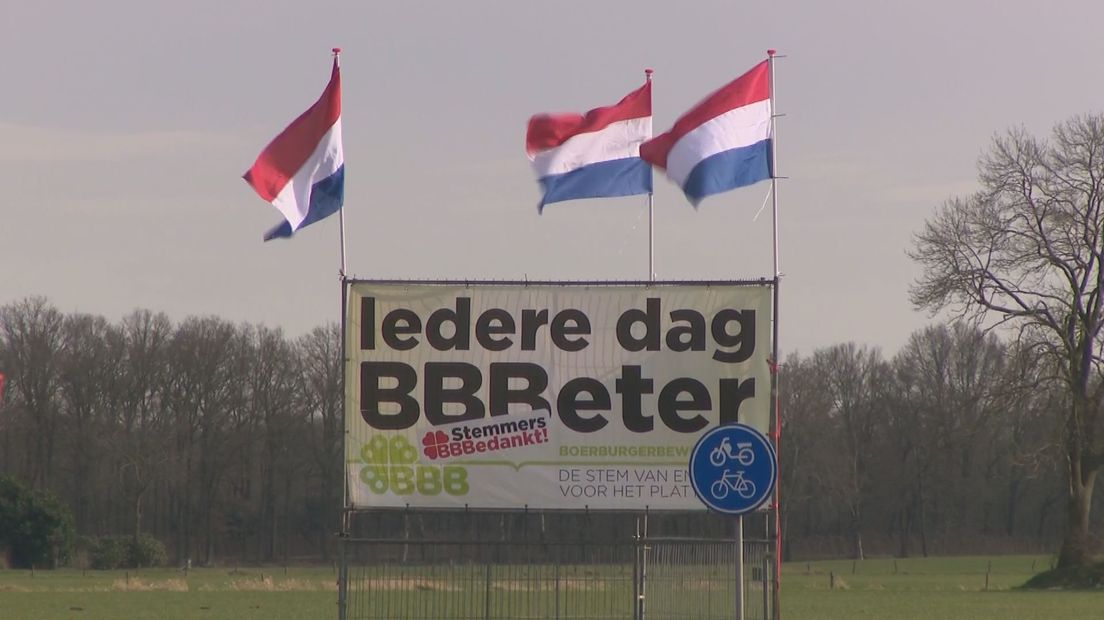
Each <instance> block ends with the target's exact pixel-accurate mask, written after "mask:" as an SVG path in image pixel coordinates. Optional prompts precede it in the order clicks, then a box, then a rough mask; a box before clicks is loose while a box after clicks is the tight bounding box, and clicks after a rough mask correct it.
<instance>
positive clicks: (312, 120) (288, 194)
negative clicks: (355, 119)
mask: <svg viewBox="0 0 1104 620" xmlns="http://www.w3.org/2000/svg"><path fill="white" fill-rule="evenodd" d="M243 178H244V179H245V180H246V182H247V183H249V184H250V185H251V186H253V189H254V190H255V191H256V192H257V194H258V195H260V197H261V198H264V199H265V200H266V201H267V202H269V203H271V204H272V206H274V207H276V208H277V209H278V210H279V211H280V213H282V214H283V216H284V222H283V223H282V224H280V225H279V226H276V227H275V228H273V229H272V230H270V231H269V232H268V233H266V234H265V236H264V239H265V241H268V240H270V239H274V238H277V237H290V236H291V235H292V234H293V233H294V232H295V231H297V230H299V229H300V228H303V227H304V226H309V225H311V224H313V223H315V222H317V221H318V220H321V219H323V218H325V217H328V216H330V215H333V214H334V213H336V212H337V210H338V209H340V208H341V205H342V204H343V203H344V201H345V153H344V151H343V150H342V146H341V70H340V68H339V67H338V64H337V58H334V64H333V72H332V73H331V74H330V83H329V84H327V85H326V90H324V91H322V96H321V97H320V98H319V99H318V101H316V102H315V104H314V105H312V106H311V107H310V108H309V109H308V110H307V111H306V112H303V113H302V114H301V115H299V118H297V119H295V120H294V121H292V122H291V124H290V125H288V127H287V128H286V129H284V130H283V131H282V132H280V135H278V136H276V138H274V139H273V140H272V142H270V143H269V145H268V146H266V147H265V148H264V150H263V151H261V154H260V155H259V156H258V157H257V161H256V163H254V164H253V167H252V168H250V169H249V171H248V172H246V173H245V174H244V175H243Z"/></svg>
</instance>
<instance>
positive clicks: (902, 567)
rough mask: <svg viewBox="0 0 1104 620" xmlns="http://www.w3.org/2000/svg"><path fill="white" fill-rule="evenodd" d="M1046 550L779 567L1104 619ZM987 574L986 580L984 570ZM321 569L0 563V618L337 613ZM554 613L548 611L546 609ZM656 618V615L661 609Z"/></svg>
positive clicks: (786, 586) (847, 611) (1014, 614)
mask: <svg viewBox="0 0 1104 620" xmlns="http://www.w3.org/2000/svg"><path fill="white" fill-rule="evenodd" d="M1048 562H1049V560H1048V559H1047V558H1044V557H1030V556H1000V557H992V558H985V557H962V558H929V559H906V560H897V561H894V560H892V559H889V560H881V559H879V560H866V561H863V562H855V563H852V562H850V561H829V562H811V563H804V562H801V563H793V564H787V565H786V566H784V567H783V580H782V593H783V597H782V612H783V618H785V620H813V619H816V620H836V619H839V620H843V619H848V620H852V619H866V618H869V619H882V618H884V619H892V620H914V619H915V620H960V619H961V620H981V619H992V620H1035V619H1039V620H1042V619H1047V620H1064V619H1070V620H1074V619H1076V620H1081V619H1090V618H1104V591H1091V592H1025V591H1019V590H1015V589H1014V588H1015V587H1016V586H1018V585H1020V584H1022V583H1023V582H1024V581H1026V580H1027V578H1028V577H1030V576H1031V575H1032V574H1033V573H1032V567H1033V566H1034V570H1035V571H1041V570H1044V569H1045V568H1047V567H1048ZM987 575H988V589H986V576H987ZM335 580H336V575H335V574H334V571H333V569H332V567H326V568H291V569H289V570H286V571H285V569H284V568H266V569H260V568H249V569H241V570H234V569H227V568H208V569H194V570H192V571H190V572H189V573H188V575H187V576H185V575H184V574H183V573H181V572H180V571H178V570H174V569H161V570H142V571H130V572H125V571H87V572H82V571H79V570H58V571H36V572H35V574H34V576H32V575H31V573H30V572H29V571H14V570H8V571H0V620H22V619H27V620H31V619H35V620H57V619H78V618H79V619H86V620H94V619H104V620H108V619H110V620H116V619H125V618H135V619H146V618H148V619H173V620H175V619H191V618H201V619H210V620H224V619H225V620H230V619H237V618H246V619H248V618H264V619H266V620H282V619H288V620H291V619H296V620H299V619H305V618H336V616H337V613H336V610H337V606H336V602H337V593H336V585H335ZM549 617H551V616H549ZM657 620H659V619H658V618H657Z"/></svg>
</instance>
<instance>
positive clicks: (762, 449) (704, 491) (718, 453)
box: [690, 424, 778, 620]
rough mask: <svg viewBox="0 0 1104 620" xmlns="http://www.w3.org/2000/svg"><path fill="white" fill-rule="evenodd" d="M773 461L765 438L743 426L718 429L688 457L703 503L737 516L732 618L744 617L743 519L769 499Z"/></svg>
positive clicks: (704, 437) (693, 482) (774, 474)
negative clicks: (733, 613)
mask: <svg viewBox="0 0 1104 620" xmlns="http://www.w3.org/2000/svg"><path fill="white" fill-rule="evenodd" d="M777 463H778V461H777V460H776V458H775V452H774V447H773V446H772V445H771V443H770V441H769V440H767V438H766V436H765V435H763V434H762V433H761V432H759V431H757V430H755V429H754V428H752V427H750V426H747V425H744V424H726V425H724V426H718V427H716V428H714V429H712V430H710V431H709V432H707V433H705V434H704V435H702V436H701V438H700V439H698V443H697V444H696V445H695V446H694V450H693V452H691V454H690V483H691V486H692V487H693V489H694V493H696V494H697V496H698V499H700V500H701V501H702V503H703V504H705V505H706V506H708V507H709V508H711V509H712V510H716V511H717V512H722V513H724V514H730V515H734V516H736V619H737V620H743V618H744V517H743V515H744V514H746V513H749V512H752V511H753V510H756V509H757V508H759V507H760V506H762V505H763V503H764V502H766V501H767V499H768V498H770V496H771V493H772V491H773V490H774V485H775V482H776V481H777V479H778V465H777Z"/></svg>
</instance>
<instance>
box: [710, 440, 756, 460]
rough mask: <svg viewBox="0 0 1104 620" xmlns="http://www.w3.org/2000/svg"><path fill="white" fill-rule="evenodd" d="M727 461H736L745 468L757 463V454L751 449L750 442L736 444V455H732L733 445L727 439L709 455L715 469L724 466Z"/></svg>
mask: <svg viewBox="0 0 1104 620" xmlns="http://www.w3.org/2000/svg"><path fill="white" fill-rule="evenodd" d="M727 461H736V462H738V463H740V464H741V465H743V466H744V467H748V466H750V465H751V464H752V463H754V462H755V452H754V451H753V450H752V449H751V443H750V442H743V441H741V442H739V443H737V444H736V454H733V453H732V443H731V442H730V441H729V440H728V437H725V438H724V439H722V440H721V444H720V445H719V446H717V447H716V448H713V450H712V451H711V452H710V453H709V462H710V463H712V464H713V465H714V466H715V467H720V466H722V465H724V464H725V463H726V462H727Z"/></svg>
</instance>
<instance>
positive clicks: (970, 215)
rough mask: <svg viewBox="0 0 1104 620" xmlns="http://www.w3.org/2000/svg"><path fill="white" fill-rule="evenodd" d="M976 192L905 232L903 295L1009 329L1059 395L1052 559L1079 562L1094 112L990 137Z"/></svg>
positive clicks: (1101, 459) (1094, 326)
mask: <svg viewBox="0 0 1104 620" xmlns="http://www.w3.org/2000/svg"><path fill="white" fill-rule="evenodd" d="M979 170H980V175H979V178H980V181H981V185H982V189H981V191H979V192H977V193H976V194H974V195H972V196H968V197H965V198H952V199H950V200H949V201H947V202H946V203H945V204H944V205H943V206H942V207H941V208H940V209H939V210H938V212H937V213H936V215H935V216H934V217H933V218H932V219H931V220H929V221H928V222H927V223H926V225H925V227H924V230H923V231H922V232H920V233H919V234H918V235H917V236H916V239H915V246H914V248H913V250H912V252H911V256H912V258H913V259H914V260H916V261H918V262H919V263H920V265H921V266H922V268H923V273H922V275H921V276H920V278H919V279H918V280H917V281H916V282H915V283H914V285H913V287H912V301H913V303H914V304H915V305H916V306H918V307H923V308H928V309H931V310H933V311H935V310H940V309H944V308H948V309H953V310H954V311H956V312H958V313H959V314H960V315H961V316H964V317H970V318H973V319H975V320H984V319H990V320H995V321H996V323H998V324H1009V325H1013V326H1015V327H1017V328H1019V332H1018V333H1019V336H1020V337H1021V338H1022V339H1023V341H1024V342H1026V343H1027V344H1029V345H1031V346H1036V347H1038V348H1039V349H1040V350H1041V351H1042V352H1043V353H1044V354H1045V355H1046V356H1048V357H1049V358H1050V359H1051V360H1052V363H1053V367H1054V368H1056V369H1057V372H1056V377H1055V380H1057V381H1060V382H1061V383H1062V384H1063V385H1064V387H1065V389H1066V391H1067V393H1068V394H1069V402H1068V406H1066V407H1064V408H1063V409H1062V410H1061V411H1059V412H1057V415H1058V416H1059V417H1060V420H1059V421H1060V423H1061V425H1062V428H1063V432H1062V447H1063V452H1064V456H1065V461H1066V463H1065V465H1066V469H1067V473H1068V482H1069V484H1068V492H1067V501H1066V507H1067V521H1066V532H1065V535H1064V538H1063V541H1062V545H1061V550H1060V552H1059V557H1058V565H1059V566H1060V567H1069V566H1081V565H1085V564H1086V563H1088V562H1089V561H1090V558H1091V542H1092V541H1091V538H1090V529H1089V524H1090V511H1091V507H1092V493H1093V486H1094V484H1095V482H1096V475H1097V473H1098V471H1099V470H1100V467H1101V466H1102V465H1104V432H1102V431H1104V428H1102V426H1104V422H1102V416H1101V396H1102V389H1101V388H1102V387H1104V382H1102V381H1101V380H1100V377H1101V374H1102V368H1101V328H1102V327H1104V305H1102V304H1104V299H1102V293H1104V269H1102V262H1104V208H1102V207H1104V116H1099V115H1098V116H1085V117H1076V118H1073V119H1070V120H1068V121H1065V122H1063V123H1060V124H1059V125H1057V126H1056V127H1055V129H1054V131H1053V135H1052V137H1051V139H1050V140H1045V139H1038V138H1035V137H1033V136H1031V135H1029V134H1028V133H1027V132H1026V131H1025V130H1022V129H1019V130H1012V131H1010V132H1008V133H1007V134H1006V135H1004V136H1000V137H997V138H995V139H994V141H993V143H992V145H991V147H990V149H989V150H988V152H987V153H986V154H985V155H983V156H982V158H981V160H980V163H979Z"/></svg>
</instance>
